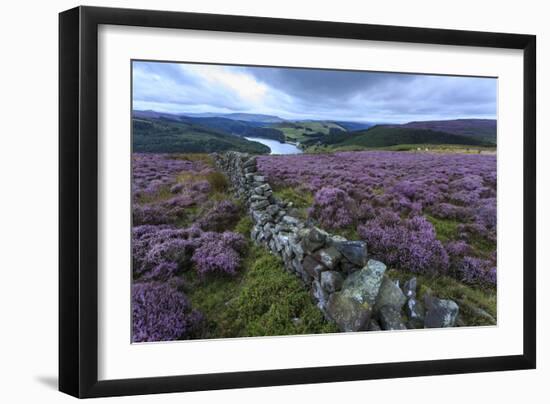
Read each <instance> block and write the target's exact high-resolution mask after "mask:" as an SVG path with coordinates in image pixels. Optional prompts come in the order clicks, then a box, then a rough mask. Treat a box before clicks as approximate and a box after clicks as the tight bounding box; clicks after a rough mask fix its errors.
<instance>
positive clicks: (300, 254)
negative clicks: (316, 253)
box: [290, 237, 304, 261]
mask: <svg viewBox="0 0 550 404" xmlns="http://www.w3.org/2000/svg"><path fill="white" fill-rule="evenodd" d="M290 248H291V249H292V252H294V255H295V256H296V257H297V258H298V259H299V260H300V261H301V260H303V259H304V249H303V248H302V245H301V244H300V242H298V240H297V238H296V237H294V238H291V239H290Z"/></svg>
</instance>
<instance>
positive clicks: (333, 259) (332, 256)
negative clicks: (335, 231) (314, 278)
mask: <svg viewBox="0 0 550 404" xmlns="http://www.w3.org/2000/svg"><path fill="white" fill-rule="evenodd" d="M341 257H342V254H340V253H339V252H338V250H337V249H336V248H334V247H328V248H321V249H320V250H317V251H316V252H315V253H314V254H313V258H315V260H317V261H319V262H320V263H322V264H323V265H324V266H326V267H327V268H328V269H334V268H336V266H337V265H338V263H339V262H340V258H341Z"/></svg>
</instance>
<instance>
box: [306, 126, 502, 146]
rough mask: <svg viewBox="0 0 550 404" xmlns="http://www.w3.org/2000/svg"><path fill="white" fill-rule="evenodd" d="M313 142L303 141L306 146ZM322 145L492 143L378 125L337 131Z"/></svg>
mask: <svg viewBox="0 0 550 404" xmlns="http://www.w3.org/2000/svg"><path fill="white" fill-rule="evenodd" d="M313 144H314V143H313V142H309V143H305V145H306V146H310V145H313ZM321 144H323V145H328V146H331V147H332V148H337V147H345V146H359V147H365V148H377V147H388V146H396V145H400V144H434V145H441V144H452V145H470V146H493V145H494V144H493V143H491V142H489V141H486V140H483V139H479V138H474V137H469V136H465V135H456V134H452V133H447V132H441V131H435V130H431V129H416V128H408V127H395V126H384V125H378V126H374V127H372V128H370V129H367V130H364V131H357V132H351V133H339V134H335V135H329V136H326V137H325V138H323V141H322V142H321Z"/></svg>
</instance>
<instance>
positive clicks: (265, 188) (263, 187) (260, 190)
mask: <svg viewBox="0 0 550 404" xmlns="http://www.w3.org/2000/svg"><path fill="white" fill-rule="evenodd" d="M269 191H271V187H270V186H269V184H263V185H260V186H259V187H256V188H254V193H255V194H258V195H265V196H269V195H266V193H267V192H269Z"/></svg>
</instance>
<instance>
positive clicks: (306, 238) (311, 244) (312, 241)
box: [300, 227, 328, 254]
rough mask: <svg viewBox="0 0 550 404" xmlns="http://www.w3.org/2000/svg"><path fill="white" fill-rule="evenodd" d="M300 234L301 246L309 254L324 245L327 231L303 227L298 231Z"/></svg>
mask: <svg viewBox="0 0 550 404" xmlns="http://www.w3.org/2000/svg"><path fill="white" fill-rule="evenodd" d="M300 234H301V235H302V246H303V247H304V251H305V252H306V253H308V254H311V253H313V252H315V251H317V250H318V249H319V248H321V247H323V246H324V245H325V242H326V239H327V236H328V233H326V232H325V231H323V230H321V229H318V228H317V227H313V228H312V229H303V231H302V232H301V233H300Z"/></svg>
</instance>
